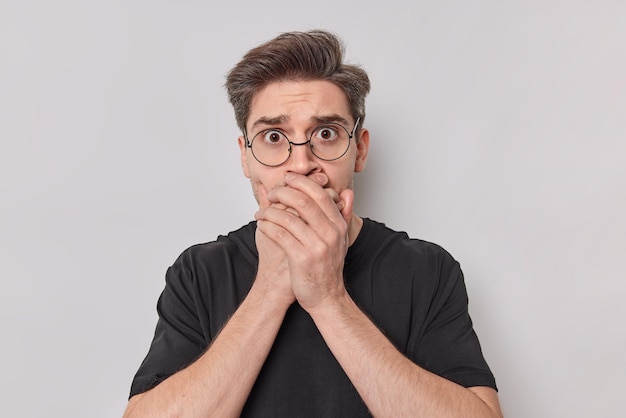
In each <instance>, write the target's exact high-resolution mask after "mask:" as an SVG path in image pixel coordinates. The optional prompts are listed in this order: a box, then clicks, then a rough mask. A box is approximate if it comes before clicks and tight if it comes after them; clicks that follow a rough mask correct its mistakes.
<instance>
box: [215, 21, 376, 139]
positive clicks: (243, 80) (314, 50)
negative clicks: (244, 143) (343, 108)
mask: <svg viewBox="0 0 626 418" xmlns="http://www.w3.org/2000/svg"><path fill="white" fill-rule="evenodd" d="M343 54H344V46H343V44H342V43H341V41H340V40H339V38H337V36H335V35H334V34H332V33H330V32H327V31H323V30H312V31H308V32H287V33H283V34H281V35H279V36H277V37H276V38H274V39H272V40H270V41H268V42H265V43H263V44H261V45H259V46H257V47H256V48H253V49H251V50H250V51H248V53H247V54H246V55H244V57H243V59H242V60H241V61H239V63H237V65H235V66H234V67H233V69H232V70H230V72H229V73H228V75H227V77H226V84H225V87H226V91H227V92H228V98H229V100H230V103H231V104H232V105H233V108H234V110H235V119H236V120H237V125H238V126H239V128H240V129H241V130H242V131H244V130H245V126H246V122H247V120H248V116H249V114H250V102H251V101H252V97H253V96H254V94H256V93H257V92H258V91H259V90H261V89H262V88H263V87H265V86H266V85H268V84H270V83H273V82H279V81H286V80H327V81H330V82H332V83H334V84H336V85H337V86H339V87H340V88H341V89H342V90H343V91H344V92H345V93H346V96H347V98H348V106H349V107H350V112H351V113H352V117H353V118H354V119H355V120H356V119H357V118H361V121H360V124H362V123H363V120H364V119H365V96H367V93H369V90H370V81H369V77H368V76H367V73H366V72H365V70H363V69H362V68H361V67H359V66H356V65H348V64H344V63H343Z"/></svg>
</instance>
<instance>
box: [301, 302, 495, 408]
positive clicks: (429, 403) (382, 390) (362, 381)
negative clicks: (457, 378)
mask: <svg viewBox="0 0 626 418" xmlns="http://www.w3.org/2000/svg"><path fill="white" fill-rule="evenodd" d="M309 314H311V317H312V318H313V320H314V321H315V324H316V325H317V327H318V329H319V330H320V333H321V334H322V336H323V337H324V340H325V341H326V343H327V344H328V346H329V348H330V349H331V351H332V352H333V354H334V355H335V357H336V358H337V361H338V362H339V364H340V365H341V367H342V368H343V369H344V371H345V372H346V374H347V375H348V376H349V377H350V380H351V381H352V383H353V384H354V386H355V387H356V389H357V391H358V392H359V394H360V395H361V397H362V398H363V400H364V401H365V403H366V404H367V406H368V408H369V409H370V411H371V412H372V414H373V415H374V416H377V417H414V416H431V417H435V416H436V417H494V418H495V417H501V416H502V412H501V411H500V407H499V404H498V397H497V393H496V391H495V390H494V389H492V388H488V387H475V388H469V389H466V388H463V387H462V386H459V385H457V384H456V383H453V382H451V381H449V380H446V379H444V378H442V377H440V376H437V375H435V374H433V373H430V372H428V371H426V370H424V369H422V368H420V367H419V366H417V365H416V364H415V363H413V362H411V361H410V360H409V359H407V358H406V357H405V356H404V355H402V354H401V353H400V352H399V351H398V350H397V349H396V348H395V347H394V346H393V345H392V344H391V343H390V342H389V340H388V339H387V338H386V337H385V336H384V335H383V334H382V333H381V332H380V330H379V329H378V328H377V327H376V326H375V325H374V324H373V323H372V322H371V321H370V320H369V318H367V316H366V315H365V314H364V313H363V312H362V311H361V310H360V309H359V308H358V307H357V306H356V304H355V303H354V302H353V301H352V299H351V298H350V296H349V295H347V293H346V294H344V295H343V296H342V297H341V298H337V299H332V300H326V301H324V302H323V303H321V304H320V305H319V306H317V307H315V308H314V309H311V310H309Z"/></svg>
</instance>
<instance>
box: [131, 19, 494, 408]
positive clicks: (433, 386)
mask: <svg viewBox="0 0 626 418" xmlns="http://www.w3.org/2000/svg"><path fill="white" fill-rule="evenodd" d="M342 52H343V51H342V46H341V44H340V42H339V41H338V39H337V38H336V37H334V36H333V35H332V34H330V33H327V32H324V31H311V32H306V33H300V32H296V33H285V34H282V35H280V36H278V37H277V38H275V39H273V40H271V41H269V42H267V43H265V44H263V45H261V46H259V47H257V48H255V49H253V50H251V51H250V52H249V53H248V54H246V55H245V56H244V58H243V59H242V61H241V62H239V63H238V64H237V65H236V66H235V67H234V68H233V69H232V70H231V72H230V73H229V74H228V77H227V82H226V87H227V90H228V94H229V97H230V101H231V103H232V104H233V107H234V109H235V115H236V119H237V123H238V125H239V127H240V128H241V130H242V135H241V136H240V137H239V148H240V150H241V164H242V167H243V172H244V175H245V176H246V177H248V178H249V179H250V182H251V184H252V190H253V192H254V196H255V198H256V200H257V202H258V204H259V211H258V212H257V213H256V214H255V221H254V222H251V223H250V224H248V225H246V226H244V227H242V228H241V229H239V230H237V231H234V232H231V233H230V234H228V235H227V236H221V237H219V238H218V240H217V241H215V242H210V243H207V244H201V245H196V246H193V247H191V248H189V249H187V250H186V251H185V252H183V254H182V255H181V256H180V257H179V258H178V260H177V261H176V262H175V263H174V264H173V265H172V266H171V267H170V268H169V269H168V272H167V276H166V286H165V289H164V291H163V293H162V295H161V297H160V298H159V302H158V312H159V321H158V324H157V327H156V332H155V336H154V340H153V342H152V345H151V347H150V351H149V352H148V355H147V356H146V358H145V360H144V362H143V363H142V365H141V367H140V368H139V371H138V372H137V374H136V376H135V379H134V381H133V384H132V388H131V398H130V401H129V404H128V407H127V410H126V414H125V416H127V417H140V416H141V417H158V416H189V417H236V416H250V417H256V416H258V417H359V416H370V415H374V416H377V417H417V416H423V417H457V416H458V417H461V416H462V417H500V416H501V412H500V407H499V405H498V397H497V392H496V386H495V380H494V378H493V375H492V374H491V372H490V370H489V367H488V366H487V364H486V362H485V360H484V359H483V356H482V353H481V350H480V345H479V342H478V339H477V337H476V335H475V333H474V331H473V328H472V323H471V320H470V317H469V315H468V311H467V295H466V291H465V286H464V282H463V276H462V273H461V270H460V268H459V265H458V263H457V262H456V261H455V260H454V259H453V258H452V257H451V256H450V255H449V254H448V253H447V252H445V251H444V250H443V249H441V248H440V247H438V246H436V245H434V244H431V243H427V242H423V241H420V240H414V239H409V238H408V237H407V236H406V234H404V233H400V232H395V231H392V230H390V229H388V228H386V227H385V226H384V225H383V224H380V223H377V222H375V221H372V220H369V219H363V218H360V217H359V216H357V215H356V214H354V213H353V201H354V194H353V191H352V181H353V176H354V173H357V172H360V171H361V170H363V168H364V167H365V163H366V161H367V153H368V147H369V141H370V137H369V133H368V131H367V130H366V129H364V128H363V127H362V124H363V121H364V119H365V105H364V103H365V96H366V95H367V93H368V92H369V87H370V85H369V79H368V77H367V74H366V73H365V72H364V71H363V70H362V69H361V68H359V67H356V66H352V65H346V64H343V63H342V59H343V58H342Z"/></svg>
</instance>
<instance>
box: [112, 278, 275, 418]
mask: <svg viewBox="0 0 626 418" xmlns="http://www.w3.org/2000/svg"><path fill="white" fill-rule="evenodd" d="M269 301H270V299H269V297H268V295H267V294H266V293H264V292H263V291H259V289H258V288H255V287H254V286H253V289H252V290H251V291H250V293H249V294H248V296H247V297H246V299H245V300H244V301H243V302H242V304H241V305H240V307H239V308H238V309H237V311H236V312H235V313H234V314H233V316H232V317H231V318H230V320H229V321H228V323H227V324H226V325H225V326H224V328H223V329H222V330H221V331H220V333H219V334H218V336H217V337H216V338H215V340H214V341H213V343H212V344H211V346H210V347H209V349H208V350H207V351H206V352H205V353H204V354H203V355H202V356H201V357H200V358H198V359H197V360H196V361H195V362H194V363H193V364H191V365H190V366H188V367H187V368H185V369H183V370H181V371H180V372H178V373H176V374H174V375H172V376H170V377H169V378H167V379H166V380H164V381H163V382H161V383H160V384H159V385H157V386H156V387H155V388H153V389H151V390H149V391H147V392H145V393H143V394H140V395H136V396H134V397H133V398H131V400H130V402H129V404H128V407H127V410H126V413H125V414H124V417H125V418H134V417H151V418H152V417H207V416H219V417H237V416H239V415H240V413H241V410H242V408H243V406H244V404H245V402H246V399H247V398H248V395H249V393H250V390H251V389H252V386H253V385H254V382H255V380H256V378H257V376H258V374H259V371H260V370H261V367H262V366H263V363H264V361H265V359H266V357H267V355H268V353H269V351H270V349H271V347H272V344H273V342H274V339H275V337H276V334H277V333H278V330H279V328H280V325H281V323H282V320H283V318H284V315H285V312H286V309H287V306H283V305H280V304H274V303H269Z"/></svg>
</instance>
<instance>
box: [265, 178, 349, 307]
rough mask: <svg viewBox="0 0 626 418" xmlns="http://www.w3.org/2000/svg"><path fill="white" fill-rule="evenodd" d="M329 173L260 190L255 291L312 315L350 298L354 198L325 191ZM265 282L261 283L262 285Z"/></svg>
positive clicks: (333, 191)
mask: <svg viewBox="0 0 626 418" xmlns="http://www.w3.org/2000/svg"><path fill="white" fill-rule="evenodd" d="M327 183H328V177H327V176H326V175H325V174H323V173H314V174H311V175H309V176H304V175H301V174H296V173H292V172H288V173H287V174H286V175H285V179H284V184H281V185H279V186H277V187H274V188H273V189H272V190H270V191H267V190H266V189H265V188H264V187H263V186H262V185H259V186H258V193H257V195H258V199H259V206H260V209H259V211H258V212H257V213H256V214H255V219H256V220H257V231H256V244H257V249H258V252H259V268H258V271H257V278H256V280H255V285H257V284H258V285H259V286H263V285H265V290H266V292H269V294H272V295H275V296H278V297H279V299H278V300H280V301H282V302H284V303H285V304H286V305H291V303H293V302H294V301H295V300H297V301H298V303H299V304H300V305H301V306H302V307H303V308H304V309H305V310H307V311H309V312H310V311H311V310H314V309H318V308H321V307H322V306H323V304H324V303H325V302H330V301H332V299H333V298H335V297H341V296H342V295H344V294H345V287H344V283H343V266H344V260H345V255H346V252H347V248H348V244H349V241H348V230H349V225H350V222H351V218H352V208H353V202H354V193H353V192H352V190H350V189H346V190H343V191H341V192H340V193H337V192H336V191H335V190H333V189H331V188H329V187H325V186H326V185H327ZM257 282H261V283H257Z"/></svg>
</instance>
